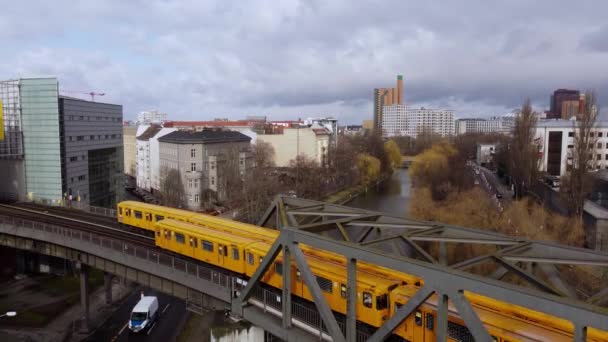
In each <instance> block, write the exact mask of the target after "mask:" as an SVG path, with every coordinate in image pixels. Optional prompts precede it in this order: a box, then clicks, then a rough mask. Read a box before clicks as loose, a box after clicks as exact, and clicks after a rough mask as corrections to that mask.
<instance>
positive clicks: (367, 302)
mask: <svg viewBox="0 0 608 342" xmlns="http://www.w3.org/2000/svg"><path fill="white" fill-rule="evenodd" d="M363 306H365V307H366V308H371V307H372V294H371V293H369V292H363Z"/></svg>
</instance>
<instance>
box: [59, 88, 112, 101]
mask: <svg viewBox="0 0 608 342" xmlns="http://www.w3.org/2000/svg"><path fill="white" fill-rule="evenodd" d="M60 92H61V93H69V94H84V95H89V96H91V101H92V102H95V96H104V95H105V94H106V93H96V92H93V91H91V92H88V93H87V92H82V91H71V90H61V91H60Z"/></svg>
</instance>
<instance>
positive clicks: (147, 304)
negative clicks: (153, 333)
mask: <svg viewBox="0 0 608 342" xmlns="http://www.w3.org/2000/svg"><path fill="white" fill-rule="evenodd" d="M157 316H158V298H156V297H154V296H144V294H143V293H142V294H141V299H140V300H139V302H138V303H137V304H136V305H135V307H134V308H133V311H132V312H131V318H130V319H129V330H131V331H132V332H140V331H144V330H146V329H150V327H151V326H152V324H154V321H155V320H156V317H157Z"/></svg>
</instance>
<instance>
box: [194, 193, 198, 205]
mask: <svg viewBox="0 0 608 342" xmlns="http://www.w3.org/2000/svg"><path fill="white" fill-rule="evenodd" d="M198 199H199V196H198V194H194V202H195V203H198Z"/></svg>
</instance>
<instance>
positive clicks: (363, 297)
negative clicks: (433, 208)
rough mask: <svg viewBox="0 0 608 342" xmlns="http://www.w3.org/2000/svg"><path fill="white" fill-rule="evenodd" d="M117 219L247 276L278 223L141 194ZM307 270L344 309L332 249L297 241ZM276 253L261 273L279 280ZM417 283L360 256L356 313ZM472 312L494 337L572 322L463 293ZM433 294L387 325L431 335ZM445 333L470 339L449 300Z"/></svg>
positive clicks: (384, 309)
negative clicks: (163, 202)
mask: <svg viewBox="0 0 608 342" xmlns="http://www.w3.org/2000/svg"><path fill="white" fill-rule="evenodd" d="M117 215H118V221H119V222H121V223H122V224H125V225H129V226H132V227H137V228H141V229H145V230H148V231H150V232H152V233H154V236H155V241H156V245H157V246H158V247H160V248H163V249H166V250H170V251H172V252H175V253H179V254H182V255H185V256H188V257H190V258H193V259H197V260H201V261H203V262H206V263H209V264H212V265H214V266H217V267H221V268H224V269H227V270H229V271H231V272H235V273H237V274H240V275H243V276H245V277H251V276H252V275H253V274H254V272H255V270H256V269H257V267H258V266H259V265H260V262H261V261H262V259H263V258H264V257H265V256H266V254H267V252H268V250H269V249H270V247H271V245H272V243H273V242H274V239H276V237H277V236H278V234H279V233H278V232H277V231H276V230H272V229H267V228H262V227H258V226H255V225H250V224H245V223H240V222H235V221H232V220H228V219H223V218H219V217H215V216H209V215H204V214H198V213H194V212H191V211H187V210H179V209H173V208H167V207H163V206H157V205H151V204H146V203H141V202H134V201H125V202H121V203H119V204H118V213H117ZM302 250H303V253H304V254H305V255H306V258H307V261H308V264H309V266H310V269H311V271H312V273H313V274H314V275H315V276H316V278H317V283H318V284H319V286H320V288H321V290H322V292H323V294H324V296H325V298H326V299H327V302H328V304H329V305H330V307H331V309H332V310H333V311H334V312H338V313H340V314H345V313H346V266H345V263H344V258H343V257H341V256H339V255H336V254H335V253H331V252H327V251H322V250H316V249H314V248H311V247H310V246H302ZM291 264H292V270H291V275H292V277H293V278H292V282H291V283H292V289H291V290H292V293H293V295H295V296H298V297H300V298H302V299H304V300H308V301H312V296H311V294H310V292H309V290H308V288H307V287H306V285H305V284H304V283H303V281H302V280H301V279H300V272H299V270H298V269H297V267H296V266H295V263H293V262H292V263H291ZM282 265H283V264H282V255H281V254H279V255H278V257H277V259H276V261H275V263H274V265H272V267H271V268H269V270H268V271H267V272H266V274H265V275H264V277H263V278H262V281H263V282H264V283H265V284H266V285H268V286H272V287H275V288H281V287H282V274H283V266H282ZM421 285H422V280H421V279H419V278H417V277H415V276H412V275H408V274H404V273H400V272H395V271H392V270H389V269H385V268H381V267H377V266H375V265H370V264H366V263H362V262H360V263H358V264H357V320H358V321H359V322H362V323H365V324H367V325H369V326H371V327H379V326H381V325H382V323H383V322H384V321H385V320H387V319H388V318H389V317H391V316H392V315H393V314H394V312H395V310H396V309H398V308H399V307H400V306H401V305H403V304H405V303H406V302H407V301H408V300H409V298H410V297H411V296H413V295H414V294H415V293H416V291H418V289H419V288H420V286H421ZM465 296H466V297H467V299H468V300H469V301H470V302H471V305H472V306H473V308H474V310H475V312H476V313H477V315H478V316H479V318H480V319H481V321H482V322H483V323H484V325H485V327H486V328H487V329H488V331H489V333H490V334H491V335H492V336H493V337H494V340H495V341H505V342H506V341H509V342H512V341H571V340H572V338H573V325H572V323H570V322H568V321H565V320H563V319H559V318H557V317H554V316H550V315H547V314H543V313H540V312H536V311H532V310H529V309H526V308H523V307H519V306H515V305H511V304H508V303H504V302H500V301H496V300H494V299H491V298H487V297H483V296H480V295H477V294H474V293H465ZM436 302H437V299H436V297H435V296H432V297H431V298H429V300H427V301H426V302H425V304H423V305H422V306H420V307H419V308H418V310H417V311H416V312H415V313H414V314H412V315H410V317H408V318H407V319H406V320H405V321H404V322H403V323H402V324H401V325H400V326H398V327H397V328H396V329H395V330H394V331H393V333H394V334H395V335H397V336H399V337H401V338H403V339H405V340H408V341H435V329H436V324H435V322H436V320H437V313H436ZM448 312H449V321H448V336H449V338H448V340H449V341H473V337H472V336H471V335H470V333H469V331H468V329H467V328H466V327H465V324H464V322H463V321H462V319H461V318H460V316H459V315H458V313H457V311H456V310H455V309H454V308H453V307H452V306H449V308H448ZM587 341H608V333H607V332H604V331H599V330H596V329H592V328H590V329H589V330H588V334H587Z"/></svg>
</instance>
